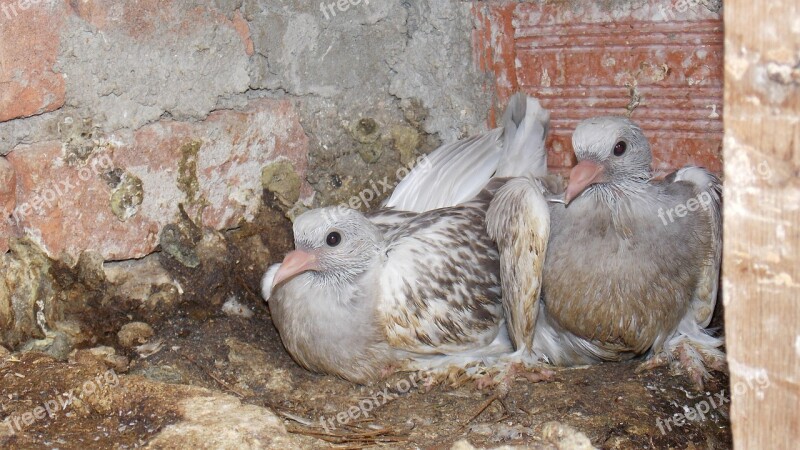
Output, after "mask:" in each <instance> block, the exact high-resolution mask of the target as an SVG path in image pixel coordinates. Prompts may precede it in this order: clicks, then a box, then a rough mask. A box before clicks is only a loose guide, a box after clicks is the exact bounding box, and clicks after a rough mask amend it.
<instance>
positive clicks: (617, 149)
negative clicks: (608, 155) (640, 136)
mask: <svg viewBox="0 0 800 450" xmlns="http://www.w3.org/2000/svg"><path fill="white" fill-rule="evenodd" d="M627 149H628V144H626V143H625V142H624V141H619V142H617V145H615V146H614V156H622V155H623V154H625V150H627Z"/></svg>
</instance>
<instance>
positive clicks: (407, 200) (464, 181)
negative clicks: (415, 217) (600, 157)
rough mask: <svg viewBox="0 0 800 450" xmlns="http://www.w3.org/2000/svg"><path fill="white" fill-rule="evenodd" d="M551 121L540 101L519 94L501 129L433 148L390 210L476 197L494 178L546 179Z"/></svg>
mask: <svg viewBox="0 0 800 450" xmlns="http://www.w3.org/2000/svg"><path fill="white" fill-rule="evenodd" d="M549 120H550V113H549V112H548V111H547V110H546V109H544V108H542V106H541V105H540V104H539V102H538V101H537V100H536V99H534V98H532V97H527V96H525V95H524V94H519V93H518V94H516V95H514V96H513V97H512V98H511V100H510V101H509V104H508V107H507V109H506V112H505V114H504V116H503V122H502V123H503V126H502V127H501V128H495V129H494V130H490V131H487V132H486V133H483V134H480V135H477V136H473V137H470V138H467V139H463V140H461V141H458V142H454V143H449V144H445V145H443V146H441V147H439V148H438V149H436V150H434V151H433V152H432V153H431V154H429V155H428V156H427V160H426V162H425V163H424V164H419V165H417V166H416V167H415V168H414V169H413V170H412V171H411V173H409V174H408V176H407V177H406V178H405V179H404V180H403V181H401V182H400V184H398V186H397V187H396V188H395V190H394V192H393V193H392V196H391V197H390V198H389V200H388V201H387V202H386V206H387V207H391V208H396V209H401V210H407V211H417V212H422V211H429V210H432V209H435V208H442V207H446V206H454V205H457V204H460V203H463V202H465V201H467V200H469V199H471V198H472V197H474V196H475V195H477V194H478V193H479V192H480V191H481V189H483V187H484V186H485V185H486V183H488V182H489V180H490V179H491V178H492V177H513V176H521V175H524V174H531V175H534V176H543V175H545V173H546V172H547V151H546V149H545V146H544V140H545V137H546V135H547V128H548V123H549Z"/></svg>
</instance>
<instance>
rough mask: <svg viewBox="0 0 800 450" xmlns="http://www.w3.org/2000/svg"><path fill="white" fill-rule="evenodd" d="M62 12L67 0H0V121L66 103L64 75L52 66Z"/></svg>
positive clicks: (58, 40)
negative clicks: (1, 60) (29, 0)
mask: <svg viewBox="0 0 800 450" xmlns="http://www.w3.org/2000/svg"><path fill="white" fill-rule="evenodd" d="M23 6H25V7H24V8H23ZM66 15H67V11H66V2H54V1H44V2H21V1H13V2H3V3H2V4H0V54H2V55H3V64H2V65H0V85H2V86H3V89H2V90H0V122H4V121H7V120H10V119H15V118H18V117H28V116H33V115H37V114H42V113H44V112H47V111H53V110H55V109H58V108H60V107H61V105H63V104H64V100H65V83H64V76H63V75H62V74H60V73H56V71H55V70H54V66H55V64H56V58H57V56H58V50H59V42H60V33H61V29H62V27H63V25H64V17H65V16H66Z"/></svg>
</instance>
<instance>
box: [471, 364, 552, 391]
mask: <svg viewBox="0 0 800 450" xmlns="http://www.w3.org/2000/svg"><path fill="white" fill-rule="evenodd" d="M553 375H555V372H554V371H552V370H550V369H546V368H544V367H542V366H526V365H525V364H523V363H520V362H512V363H507V364H502V365H501V367H499V368H496V367H493V368H491V369H490V370H489V371H488V373H486V374H484V375H483V376H481V377H480V378H478V379H476V380H475V384H476V387H477V388H478V389H481V390H483V389H486V388H489V387H492V388H495V389H500V390H502V389H508V388H510V386H511V385H512V384H514V381H515V380H517V379H518V378H520V377H521V378H524V379H526V380H528V381H529V382H531V383H538V382H540V381H548V380H550V379H551V378H552V377H553Z"/></svg>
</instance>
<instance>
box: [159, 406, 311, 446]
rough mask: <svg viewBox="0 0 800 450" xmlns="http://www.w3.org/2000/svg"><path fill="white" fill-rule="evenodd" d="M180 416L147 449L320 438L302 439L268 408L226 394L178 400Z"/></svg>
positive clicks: (276, 443) (302, 442) (298, 443)
mask: <svg viewBox="0 0 800 450" xmlns="http://www.w3.org/2000/svg"><path fill="white" fill-rule="evenodd" d="M178 410H179V411H180V414H181V420H180V421H179V422H178V423H175V424H171V425H167V426H166V427H164V429H163V430H162V431H161V432H160V433H159V434H158V435H156V436H155V437H154V438H153V439H152V440H150V442H149V443H148V445H147V447H145V448H147V449H162V448H230V449H245V450H246V449H253V450H256V449H263V448H281V449H300V448H320V447H319V445H320V444H322V442H321V441H315V440H311V439H304V438H302V437H300V436H297V435H291V434H289V433H288V432H287V431H286V427H285V426H284V425H283V422H282V421H281V419H279V418H278V416H276V415H275V414H274V413H273V412H271V411H269V410H268V409H265V408H262V407H260V406H255V405H246V404H242V402H241V401H240V400H239V399H237V398H235V397H231V396H228V395H219V394H214V395H198V396H194V397H189V398H186V399H184V400H182V401H181V402H180V403H179V404H178Z"/></svg>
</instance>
